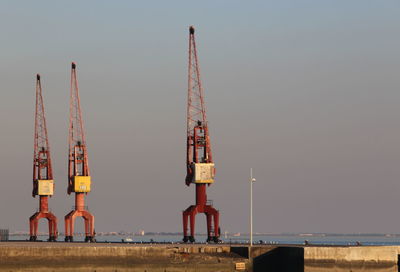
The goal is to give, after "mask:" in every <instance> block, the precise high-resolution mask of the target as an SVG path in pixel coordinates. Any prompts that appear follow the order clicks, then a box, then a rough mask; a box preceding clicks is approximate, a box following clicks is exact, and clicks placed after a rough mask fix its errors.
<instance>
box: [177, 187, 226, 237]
mask: <svg viewBox="0 0 400 272" xmlns="http://www.w3.org/2000/svg"><path fill="white" fill-rule="evenodd" d="M198 213H204V214H205V215H206V218H207V234H208V237H207V242H215V243H218V242H219V237H220V231H219V211H218V210H216V209H215V208H214V207H213V206H212V205H210V204H207V195H206V185H204V184H201V185H196V205H192V206H190V207H189V208H187V209H186V210H185V211H183V214H182V216H183V241H184V242H185V243H187V242H192V243H193V242H195V238H194V236H195V222H196V214H198ZM188 221H190V236H189V235H188ZM213 223H214V228H213Z"/></svg>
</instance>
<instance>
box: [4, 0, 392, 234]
mask: <svg viewBox="0 0 400 272" xmlns="http://www.w3.org/2000/svg"><path fill="white" fill-rule="evenodd" d="M190 25H194V26H195V28H196V42H197V47H198V56H199V62H200V68H201V76H202V82H203V86H204V93H205V103H206V107H207V117H208V120H209V126H210V137H211V142H212V147H213V157H214V161H215V164H216V168H217V175H216V181H215V183H214V184H213V185H212V186H210V187H209V188H208V198H209V199H212V200H213V201H214V206H215V207H216V208H217V209H219V210H220V213H221V219H220V223H221V228H222V231H229V232H248V229H249V172H250V168H251V167H252V168H253V172H254V175H255V177H256V179H257V181H256V183H255V184H254V231H255V232H263V233H283V232H294V233H302V232H303V233H304V232H335V233H400V217H399V216H398V209H399V207H400V201H399V199H400V197H399V195H400V167H399V166H400V107H399V104H400V76H399V75H400V53H399V48H400V28H399V26H400V2H399V1H394V0H393V1H390V0H383V1H372V0H336V1H333V0H332V1H329V0H323V1H321V0H304V1H295V0H293V1H288V0H283V1H267V0H263V1H256V0H255V1H243V0H230V1H228V0H226V1H224V0H218V1H215V0H214V1H211V0H206V1H94V0H87V1H77V0H71V1H50V0H42V1H28V0H25V1H23V0H21V1H11V0H10V1H6V0H3V1H0V33H1V36H0V41H1V42H0V46H1V50H0V60H1V61H0V79H1V81H0V82H1V91H0V128H1V136H0V137H1V138H0V150H1V152H0V173H1V179H0V228H10V230H11V231H27V230H28V229H29V225H28V218H29V217H30V216H31V215H32V214H33V213H34V212H35V211H36V208H37V206H38V198H35V199H34V198H32V196H31V191H32V157H33V129H34V126H33V125H34V108H35V105H34V103H35V74H36V73H40V74H41V76H42V86H43V95H44V103H45V111H46V115H47V116H46V117H47V126H48V132H49V141H50V146H51V151H52V157H53V167H54V178H55V182H56V188H55V195H54V196H53V197H52V198H51V200H50V207H51V209H52V211H53V212H54V213H55V214H56V216H58V220H59V229H60V230H61V231H63V229H64V222H63V221H64V220H63V217H64V216H65V215H66V214H67V213H68V212H69V211H70V210H71V208H72V206H73V205H74V198H73V195H70V196H68V195H67V193H66V191H67V159H68V157H67V152H68V146H67V137H68V117H69V116H68V103H69V100H68V99H69V78H70V74H69V73H70V63H71V62H72V61H75V62H76V63H77V71H78V81H79V86H80V95H81V106H82V111H83V119H84V122H85V129H86V138H87V144H88V152H89V165H90V168H91V174H92V180H93V183H92V192H91V193H90V194H89V195H88V196H87V198H86V199H87V204H88V206H89V210H90V211H91V212H92V213H93V214H94V215H95V217H96V223H95V224H96V225H95V228H96V232H102V231H121V230H124V231H135V232H136V231H138V230H139V229H144V230H145V231H172V232H178V231H181V230H182V225H181V224H182V210H184V209H186V208H187V207H188V206H189V205H191V204H193V203H194V201H195V195H194V186H190V187H187V186H186V185H185V182H184V181H185V175H186V172H185V171H186V170H185V169H186V168H185V167H186V166H185V152H186V151H185V148H186V142H185V137H186V99H187V61H188V27H189V26H190ZM78 221H79V222H78V224H77V231H78V232H79V231H83V223H82V220H78ZM205 225H206V224H205V216H204V215H198V216H197V231H199V232H205V231H206V229H205ZM40 230H41V231H46V224H45V222H44V221H42V222H41V224H40Z"/></svg>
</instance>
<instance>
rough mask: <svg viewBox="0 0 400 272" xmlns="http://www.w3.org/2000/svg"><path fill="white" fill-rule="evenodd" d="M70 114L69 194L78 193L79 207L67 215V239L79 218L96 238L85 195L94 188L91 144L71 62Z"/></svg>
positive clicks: (88, 239) (90, 239) (88, 235)
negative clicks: (86, 137) (89, 149)
mask: <svg viewBox="0 0 400 272" xmlns="http://www.w3.org/2000/svg"><path fill="white" fill-rule="evenodd" d="M69 110H70V115H69V139H68V143H69V157H68V194H71V193H75V206H74V207H73V210H72V211H71V212H70V213H68V214H67V215H66V216H65V241H66V242H68V241H69V242H72V241H73V235H74V223H75V219H76V217H83V219H84V221H85V235H86V237H85V242H93V241H94V236H95V233H94V216H93V215H92V214H91V213H90V212H89V211H87V207H86V206H85V194H88V193H89V192H90V190H91V178H90V170H89V164H88V154H87V146H86V140H85V132H84V129H83V120H82V112H81V105H80V99H79V88H78V80H77V77H76V64H75V63H74V62H73V63H72V65H71V92H70V106H69Z"/></svg>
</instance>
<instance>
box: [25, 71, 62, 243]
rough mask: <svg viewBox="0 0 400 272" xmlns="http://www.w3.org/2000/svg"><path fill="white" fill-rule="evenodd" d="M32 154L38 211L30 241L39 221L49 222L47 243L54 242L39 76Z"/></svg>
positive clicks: (49, 167)
mask: <svg viewBox="0 0 400 272" xmlns="http://www.w3.org/2000/svg"><path fill="white" fill-rule="evenodd" d="M33 146H34V148H33V149H34V152H33V190H32V196H33V197H36V196H37V195H39V198H40V199H39V211H38V212H36V213H35V214H33V215H32V216H31V217H30V218H29V230H30V241H36V239H37V232H38V224H39V219H41V218H46V219H47V220H48V222H49V241H56V239H57V236H58V232H57V217H56V216H54V214H53V213H51V212H50V211H49V207H48V206H49V205H48V201H49V196H51V195H53V193H54V181H53V171H52V165H51V156H50V145H49V140H48V135H47V127H46V117H45V113H44V104H43V96H42V85H41V81H40V75H39V74H37V75H36V108H35V132H34V145H33Z"/></svg>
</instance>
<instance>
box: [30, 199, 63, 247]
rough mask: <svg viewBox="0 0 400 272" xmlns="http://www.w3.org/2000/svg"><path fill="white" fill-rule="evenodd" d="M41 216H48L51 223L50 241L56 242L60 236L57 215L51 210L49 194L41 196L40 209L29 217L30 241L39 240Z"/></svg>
mask: <svg viewBox="0 0 400 272" xmlns="http://www.w3.org/2000/svg"><path fill="white" fill-rule="evenodd" d="M41 218H46V219H47V220H48V225H49V239H48V241H49V242H55V241H56V240H57V236H58V230H57V217H56V216H55V215H54V214H53V213H51V212H49V208H48V196H40V205H39V211H38V212H36V213H35V214H33V215H32V216H31V217H30V218H29V232H30V237H29V240H30V241H36V240H37V233H38V225H39V220H40V219H41Z"/></svg>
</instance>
